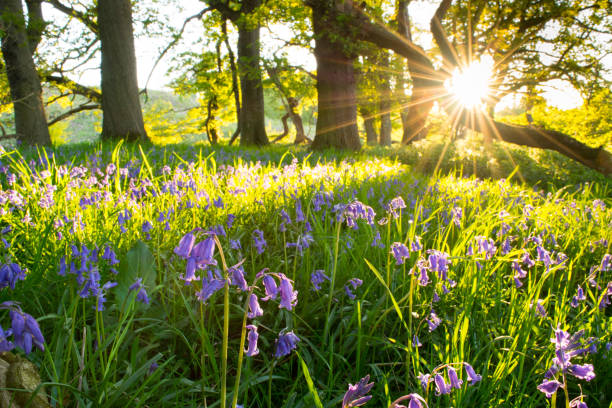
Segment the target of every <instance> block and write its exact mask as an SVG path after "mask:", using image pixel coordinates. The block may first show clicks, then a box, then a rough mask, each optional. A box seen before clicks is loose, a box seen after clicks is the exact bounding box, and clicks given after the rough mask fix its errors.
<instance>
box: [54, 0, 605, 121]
mask: <svg viewBox="0 0 612 408" xmlns="http://www.w3.org/2000/svg"><path fill="white" fill-rule="evenodd" d="M159 7H160V8H161V10H160V11H161V12H162V13H164V14H167V15H169V16H171V17H170V23H171V24H172V25H173V26H174V27H176V28H177V29H178V28H179V27H180V26H182V24H183V22H184V20H185V19H186V18H187V17H189V16H192V15H194V14H196V13H198V12H199V11H201V10H202V9H203V8H204V7H205V6H204V3H203V2H202V1H200V0H181V1H180V9H177V7H176V5H174V6H169V5H166V4H164V3H161V4H160V5H159ZM436 7H437V2H430V1H422V0H417V1H412V2H411V3H410V6H409V12H410V16H411V18H412V23H413V24H414V25H415V26H416V28H417V29H418V28H420V29H421V30H422V31H423V32H425V33H426V34H421V35H419V34H417V35H416V38H415V42H417V43H418V44H420V45H422V46H424V47H425V48H429V47H430V46H431V43H432V39H431V35H429V34H428V32H429V30H428V26H429V21H430V19H431V16H432V15H433V13H434V12H435V10H436ZM53 13H54V11H53V10H45V15H51V16H53ZM271 29H272V30H273V31H274V33H273V36H274V37H277V38H287V37H290V36H291V32H290V30H289V29H287V28H286V27H283V26H278V25H277V26H272V27H271ZM202 31H203V30H202V27H201V24H200V23H199V21H198V20H193V21H192V22H191V23H189V24H188V26H187V28H186V31H185V33H184V36H183V39H182V40H181V41H180V43H179V44H177V46H176V47H174V48H173V50H172V51H171V52H169V53H168V54H167V55H166V56H165V57H164V58H163V59H162V60H161V61H160V62H159V63H158V65H157V66H156V67H155V69H154V70H153V72H152V74H151V70H152V68H153V65H154V64H155V61H156V60H157V59H158V58H159V54H160V51H161V50H162V49H163V48H164V47H165V46H166V45H167V42H168V39H167V38H166V39H163V38H144V37H139V38H136V39H135V48H136V58H137V68H138V82H139V87H141V88H144V86H145V83H146V82H147V78H149V75H151V78H150V80H149V83H148V89H162V90H170V89H169V88H168V85H169V83H170V82H171V81H172V79H174V78H175V75H173V74H172V73H169V72H168V71H169V70H170V69H171V59H172V55H176V53H179V52H181V51H186V50H189V49H190V48H191V49H193V47H194V46H195V45H194V44H195V42H196V41H197V40H198V38H199V37H200V36H201V35H202V34H203V33H202ZM413 31H418V30H413ZM261 41H262V46H263V47H264V50H263V54H264V55H266V53H269V50H270V49H275V48H278V47H279V45H280V42H279V41H278V40H275V39H274V38H273V37H272V36H271V35H270V32H269V31H268V29H267V28H264V29H262V32H261ZM265 48H267V50H266V49H265ZM287 54H288V57H289V59H290V60H291V61H295V62H296V63H298V64H300V65H302V66H304V67H305V68H306V69H308V70H311V71H314V70H315V69H316V62H315V59H314V56H313V55H312V54H311V53H309V52H304V50H303V49H300V48H297V47H293V48H290V49H287ZM93 64H94V65H95V64H99V60H98V61H94V62H93ZM611 64H612V61H611ZM96 68H97V67H95V66H92V67H89V69H87V70H85V71H84V72H83V74H82V76H81V78H80V79H79V80H80V81H81V82H83V83H85V84H88V85H97V84H99V83H100V76H99V70H98V69H96ZM542 90H543V96H544V97H545V98H546V99H547V101H548V102H549V104H551V105H553V106H556V107H558V108H561V109H571V108H574V107H577V106H579V105H580V104H581V103H582V98H581V97H580V94H579V93H578V92H577V91H576V90H574V89H573V87H571V85H569V84H568V83H565V82H563V81H551V82H550V83H548V84H546V85H544V86H543V87H542ZM519 99H520V98H519V97H518V96H514V97H512V96H509V97H506V98H504V99H503V100H502V101H501V102H500V104H499V105H498V109H501V108H504V107H509V106H512V105H514V104H516V103H517V102H518V100H519Z"/></svg>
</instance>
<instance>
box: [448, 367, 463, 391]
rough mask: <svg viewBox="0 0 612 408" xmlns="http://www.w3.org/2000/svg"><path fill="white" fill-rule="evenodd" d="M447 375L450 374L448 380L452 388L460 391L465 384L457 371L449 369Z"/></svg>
mask: <svg viewBox="0 0 612 408" xmlns="http://www.w3.org/2000/svg"><path fill="white" fill-rule="evenodd" d="M446 373H447V374H448V380H449V382H450V386H451V388H456V389H460V388H461V385H462V384H463V380H460V379H459V377H458V376H457V371H455V369H454V368H453V367H447V369H446Z"/></svg>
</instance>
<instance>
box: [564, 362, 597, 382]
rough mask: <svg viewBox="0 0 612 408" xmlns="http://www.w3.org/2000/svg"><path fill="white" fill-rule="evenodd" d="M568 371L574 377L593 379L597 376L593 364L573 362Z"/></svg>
mask: <svg viewBox="0 0 612 408" xmlns="http://www.w3.org/2000/svg"><path fill="white" fill-rule="evenodd" d="M568 372H569V373H570V374H571V375H573V376H574V377H576V378H579V379H581V380H585V381H591V380H592V379H593V378H595V371H593V364H583V365H579V364H572V365H571V366H569V369H568Z"/></svg>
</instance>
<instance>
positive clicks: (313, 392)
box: [296, 353, 323, 408]
mask: <svg viewBox="0 0 612 408" xmlns="http://www.w3.org/2000/svg"><path fill="white" fill-rule="evenodd" d="M296 354H297V356H298V358H299V359H300V364H302V373H304V378H305V379H306V384H308V389H309V390H310V395H312V399H313V400H314V403H315V406H316V407H317V408H323V404H322V403H321V400H320V399H319V393H318V391H317V389H316V388H315V386H314V383H313V382H312V378H311V377H310V371H308V365H306V362H305V361H304V360H302V356H300V353H296Z"/></svg>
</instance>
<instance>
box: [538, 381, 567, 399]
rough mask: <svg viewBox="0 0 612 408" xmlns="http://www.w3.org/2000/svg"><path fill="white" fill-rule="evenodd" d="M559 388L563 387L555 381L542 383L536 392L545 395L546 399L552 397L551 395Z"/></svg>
mask: <svg viewBox="0 0 612 408" xmlns="http://www.w3.org/2000/svg"><path fill="white" fill-rule="evenodd" d="M559 387H563V384H561V383H560V382H559V381H557V380H550V381H543V382H542V384H540V385H538V390H540V391H541V392H543V393H544V394H546V398H550V397H552V395H553V394H554V393H555V392H557V389H559Z"/></svg>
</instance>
